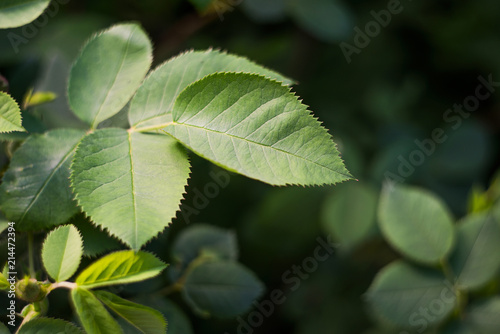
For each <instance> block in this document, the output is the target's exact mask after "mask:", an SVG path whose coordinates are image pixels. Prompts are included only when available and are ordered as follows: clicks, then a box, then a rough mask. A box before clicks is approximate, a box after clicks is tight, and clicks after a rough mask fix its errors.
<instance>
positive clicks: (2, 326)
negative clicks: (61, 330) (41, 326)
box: [0, 322, 48, 334]
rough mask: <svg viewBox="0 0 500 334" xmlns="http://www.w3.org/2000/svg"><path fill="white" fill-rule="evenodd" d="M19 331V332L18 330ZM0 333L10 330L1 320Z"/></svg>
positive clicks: (6, 333) (7, 332)
mask: <svg viewBox="0 0 500 334" xmlns="http://www.w3.org/2000/svg"><path fill="white" fill-rule="evenodd" d="M19 333H21V332H19ZM0 334H10V330H9V329H8V328H7V327H6V326H5V325H4V324H3V323H1V322H0ZM21 334H22V333H21ZM47 334H48V333H47Z"/></svg>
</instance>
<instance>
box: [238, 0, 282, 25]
mask: <svg viewBox="0 0 500 334" xmlns="http://www.w3.org/2000/svg"><path fill="white" fill-rule="evenodd" d="M241 6H242V8H243V9H244V10H245V12H246V13H247V14H248V16H250V17H251V18H252V19H254V20H255V21H257V22H263V23H271V22H277V21H281V20H283V19H284V18H285V16H286V0H245V1H243V2H242V4H241Z"/></svg>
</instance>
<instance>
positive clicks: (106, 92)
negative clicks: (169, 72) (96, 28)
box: [68, 23, 152, 128]
mask: <svg viewBox="0 0 500 334" xmlns="http://www.w3.org/2000/svg"><path fill="white" fill-rule="evenodd" d="M151 61H152V48H151V42H150V41H149V38H148V36H147V35H146V33H145V32H144V31H143V30H142V28H141V27H140V26H139V25H137V24H133V23H130V24H120V25H115V26H113V27H111V28H110V29H108V30H105V31H104V32H101V33H100V34H98V35H96V36H94V37H93V38H92V39H90V41H89V42H88V43H87V44H86V45H85V47H84V48H83V51H82V53H81V54H80V56H79V57H78V59H77V60H76V62H75V64H74V65H73V67H72V68H71V72H70V77H69V85H68V98H69V103H70V106H71V108H72V109H73V111H74V112H75V114H76V115H77V116H78V117H80V118H81V119H82V120H83V121H84V122H86V123H88V124H89V125H90V126H91V127H92V128H96V127H97V125H98V124H99V123H100V122H102V121H104V120H106V119H108V118H110V117H111V116H113V115H115V114H116V113H118V112H119V111H120V109H122V108H123V107H124V106H125V105H126V104H127V102H128V101H129V99H130V98H131V97H132V95H133V94H134V92H135V91H136V89H137V88H138V87H139V85H140V84H141V82H142V80H143V79H144V76H145V75H146V73H147V72H148V69H149V67H150V66H151Z"/></svg>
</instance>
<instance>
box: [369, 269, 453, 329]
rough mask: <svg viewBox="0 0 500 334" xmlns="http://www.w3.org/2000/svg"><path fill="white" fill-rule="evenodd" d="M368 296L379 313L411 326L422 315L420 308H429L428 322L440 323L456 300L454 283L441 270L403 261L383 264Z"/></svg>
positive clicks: (391, 320)
mask: <svg viewBox="0 0 500 334" xmlns="http://www.w3.org/2000/svg"><path fill="white" fill-rule="evenodd" d="M366 297H367V300H368V303H369V304H370V306H371V307H372V308H373V310H374V311H375V313H376V315H377V316H379V317H381V318H382V319H385V320H386V321H389V322H391V323H393V324H395V325H399V326H402V327H410V325H411V324H412V323H413V322H414V321H415V319H418V318H419V317H422V315H421V312H430V316H429V317H426V319H427V321H428V323H427V325H432V324H437V323H440V322H442V321H443V320H444V319H446V317H447V316H448V315H449V314H450V313H451V312H452V311H453V308H454V307H455V305H456V301H457V298H456V296H455V292H454V291H453V286H452V284H451V283H449V282H447V281H446V278H445V277H444V275H443V274H442V273H440V272H438V271H435V270H431V269H426V268H422V267H417V266H414V265H411V264H409V263H406V262H404V261H396V262H393V263H391V264H389V265H388V266H386V267H385V268H383V269H382V270H381V271H380V272H379V273H378V274H377V276H376V277H375V279H374V281H373V283H372V285H371V287H370V289H369V290H368V292H367V294H366ZM422 310H424V311H422Z"/></svg>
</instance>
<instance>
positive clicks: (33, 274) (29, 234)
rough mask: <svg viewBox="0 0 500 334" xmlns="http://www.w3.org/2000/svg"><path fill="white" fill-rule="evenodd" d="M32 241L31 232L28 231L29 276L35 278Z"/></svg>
mask: <svg viewBox="0 0 500 334" xmlns="http://www.w3.org/2000/svg"><path fill="white" fill-rule="evenodd" d="M33 243H34V242H33V232H28V263H29V271H30V277H32V278H36V272H35V261H34V253H33Z"/></svg>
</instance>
